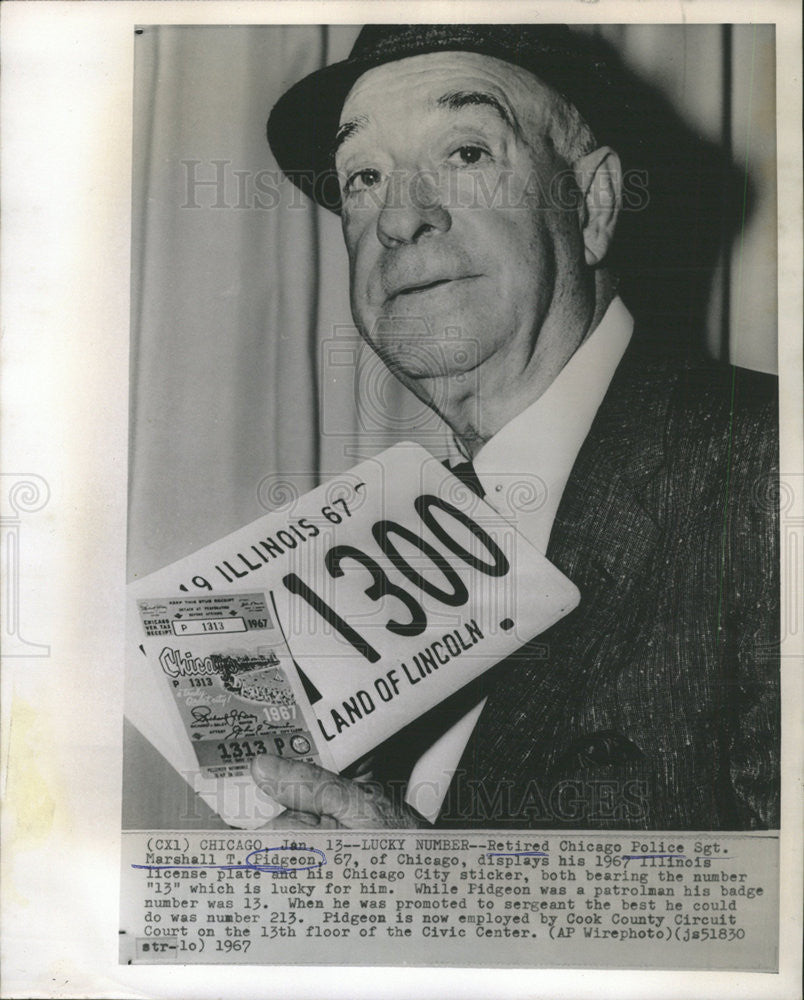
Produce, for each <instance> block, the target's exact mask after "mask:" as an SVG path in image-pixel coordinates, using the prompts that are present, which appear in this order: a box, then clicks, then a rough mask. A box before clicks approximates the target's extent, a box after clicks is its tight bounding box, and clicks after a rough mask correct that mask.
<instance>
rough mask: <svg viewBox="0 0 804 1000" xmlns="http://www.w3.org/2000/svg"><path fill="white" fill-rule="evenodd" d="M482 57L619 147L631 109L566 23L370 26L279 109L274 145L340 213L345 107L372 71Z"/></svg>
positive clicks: (294, 176)
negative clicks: (501, 63)
mask: <svg viewBox="0 0 804 1000" xmlns="http://www.w3.org/2000/svg"><path fill="white" fill-rule="evenodd" d="M450 51H462V52H477V53H480V54H481V55H488V56H494V57H496V58H497V59H503V60H505V61H506V62H510V63H513V64H514V65H516V66H521V67H522V68H523V69H527V70H529V71H530V72H531V73H533V74H534V75H535V76H537V77H538V78H539V79H540V80H542V81H543V82H544V83H546V84H548V85H549V86H551V87H553V88H554V89H555V90H557V91H558V92H559V93H560V94H562V95H563V96H564V97H565V98H566V99H567V100H568V101H570V102H571V103H572V104H574V105H575V107H576V108H577V109H578V111H579V112H580V114H581V115H582V116H583V118H584V119H585V120H586V122H587V124H588V125H589V126H590V128H591V129H592V131H593V132H594V133H595V136H596V138H597V140H598V142H599V143H600V144H601V145H602V144H604V143H609V142H612V138H613V136H614V132H615V131H616V130H617V129H618V128H622V126H623V124H624V114H625V108H626V105H627V100H626V98H625V95H624V94H623V93H622V88H621V86H618V83H617V81H616V78H615V76H614V74H613V72H612V69H611V67H610V65H609V60H608V59H607V57H606V55H605V54H604V52H603V51H602V50H601V48H600V44H599V42H598V41H597V39H595V38H594V37H592V36H589V35H584V34H581V33H579V32H577V31H576V32H573V31H570V29H569V28H568V27H567V26H566V25H563V24H369V25H366V26H365V27H364V28H363V29H362V31H361V32H360V34H359V35H358V37H357V40H356V41H355V44H354V46H353V48H352V51H351V53H350V54H349V58H348V59H345V60H344V61H343V62H339V63H335V64H334V65H332V66H326V67H324V68H323V69H320V70H317V71H316V72H315V73H311V74H310V75H309V76H307V77H305V78H304V79H303V80H300V81H299V83H297V84H295V85H294V86H293V87H291V88H290V90H288V91H287V93H285V94H284V95H283V96H282V97H281V98H280V99H279V101H278V102H277V103H276V105H275V106H274V108H273V110H272V111H271V115H270V118H269V119H268V142H269V143H270V145H271V149H272V150H273V153H274V156H275V157H276V160H277V162H278V164H279V166H280V167H281V168H282V170H283V171H284V173H285V174H286V175H287V176H288V177H289V178H290V179H291V180H292V181H293V183H294V184H296V185H297V187H299V188H301V190H302V191H304V192H305V194H307V195H309V196H310V197H311V198H313V199H314V200H315V201H317V202H318V204H319V205H323V206H324V208H328V209H330V210H331V211H333V212H339V211H340V192H339V188H338V182H337V178H336V176H335V171H334V163H333V155H332V148H333V142H334V139H335V135H336V132H337V129H338V122H339V118H340V114H341V109H342V107H343V103H344V101H345V99H346V96H347V94H348V93H349V91H350V90H351V88H352V85H353V84H354V83H355V81H356V80H357V79H358V77H360V76H362V75H363V73H365V72H366V71H367V70H369V69H373V68H374V67H375V66H380V65H382V64H383V63H388V62H394V61H396V60H397V59H406V58H407V57H408V56H416V55H423V54H424V53H427V52H450Z"/></svg>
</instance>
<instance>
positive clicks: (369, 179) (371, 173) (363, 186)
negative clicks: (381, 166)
mask: <svg viewBox="0 0 804 1000" xmlns="http://www.w3.org/2000/svg"><path fill="white" fill-rule="evenodd" d="M379 183H380V172H379V170H374V169H373V168H369V169H366V170H357V171H355V173H353V174H350V175H349V177H348V178H347V179H346V193H347V194H349V193H350V192H352V191H365V190H367V189H368V188H373V187H376V186H377V184H379Z"/></svg>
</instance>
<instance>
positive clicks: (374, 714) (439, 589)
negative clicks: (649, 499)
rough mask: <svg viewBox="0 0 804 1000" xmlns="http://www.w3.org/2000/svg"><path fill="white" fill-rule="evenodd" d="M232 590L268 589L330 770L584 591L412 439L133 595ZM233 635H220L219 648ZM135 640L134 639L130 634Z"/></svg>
mask: <svg viewBox="0 0 804 1000" xmlns="http://www.w3.org/2000/svg"><path fill="white" fill-rule="evenodd" d="M235 587H237V588H238V589H239V591H240V592H241V593H245V592H246V591H248V592H252V591H255V592H256V591H259V592H264V593H265V595H266V602H267V612H268V613H269V615H270V617H271V619H272V621H273V622H274V624H275V627H276V628H277V629H278V631H279V632H281V638H282V640H283V641H284V643H285V644H286V649H287V654H288V662H289V664H291V665H292V670H293V671H295V674H294V676H293V678H292V680H291V679H289V680H288V685H289V689H295V690H296V691H297V692H299V693H298V695H297V697H298V699H299V700H300V702H301V704H300V706H299V707H300V709H301V718H302V719H303V720H306V721H305V724H306V725H307V727H308V729H309V733H308V735H309V737H311V742H313V743H314V744H315V746H316V748H317V751H318V752H319V753H320V759H321V761H322V763H325V766H328V767H332V768H334V769H336V770H341V769H343V768H345V767H347V766H348V765H349V764H351V763H352V762H354V761H355V760H356V759H358V758H359V757H361V756H363V755H364V754H366V753H368V752H369V751H370V750H372V749H373V748H374V747H376V746H377V745H378V744H380V743H382V742H383V741H384V740H386V739H387V738H388V737H389V736H391V735H392V734H393V733H395V732H397V731H398V730H399V729H401V728H402V727H404V726H405V725H407V724H408V723H410V722H412V721H413V720H415V719H416V718H418V717H419V716H420V715H422V714H423V713H424V712H426V711H427V710H429V709H430V708H432V707H433V706H435V705H437V704H438V703H439V702H441V701H443V700H444V699H445V698H447V697H448V696H449V695H451V694H453V693H454V692H455V691H457V690H458V689H460V688H462V687H463V686H464V685H465V684H467V683H468V682H469V681H471V680H472V679H473V678H475V677H477V676H478V675H479V674H481V673H482V672H483V671H485V670H487V669H489V668H490V667H492V666H493V665H494V664H496V663H498V662H499V661H500V660H502V659H504V658H505V657H507V656H508V655H510V654H511V653H513V652H514V651H515V650H517V649H518V648H520V647H521V646H522V645H524V644H525V643H526V642H528V641H529V640H531V639H532V638H533V637H534V636H536V635H538V634H539V633H540V632H543V631H544V630H545V629H547V628H549V627H550V626H551V625H553V624H554V623H555V622H556V621H558V620H559V619H560V618H562V617H563V616H564V615H566V614H567V613H568V612H569V611H571V610H572V609H573V608H574V607H575V606H576V605H577V604H578V601H579V599H580V595H579V593H578V590H577V588H576V587H575V586H574V584H572V583H571V582H570V581H569V580H568V579H567V578H566V577H565V576H564V575H563V574H562V573H561V572H560V571H559V570H557V569H556V568H555V567H554V566H553V565H552V564H551V563H550V562H549V561H548V560H547V559H545V557H544V556H543V555H542V554H541V553H539V552H538V551H537V550H536V549H534V548H533V547H532V546H531V545H530V544H529V543H528V542H527V541H526V540H525V538H524V537H523V536H522V535H520V534H519V533H518V532H517V531H516V529H515V528H514V527H513V526H512V525H511V524H510V523H509V522H508V521H506V520H505V519H503V518H502V517H501V516H500V515H499V514H497V513H496V512H495V511H494V510H493V509H492V508H491V507H490V506H489V505H488V504H487V503H485V501H483V500H482V499H480V498H479V497H477V496H476V495H475V494H473V493H472V492H471V491H470V490H469V489H468V488H467V487H466V486H464V485H463V484H462V483H461V482H460V481H459V480H458V479H456V478H455V476H453V475H452V473H450V472H449V471H448V470H447V469H446V468H445V467H444V466H443V465H442V464H441V463H440V462H439V461H438V460H437V459H435V458H434V457H433V456H432V455H430V454H429V452H427V451H426V450H425V449H424V448H421V447H420V446H418V445H415V444H409V443H403V444H398V445H395V446H394V447H393V448H390V449H388V450H386V451H384V452H382V453H381V454H379V455H377V456H375V457H374V458H371V459H369V460H367V461H364V462H362V463H361V464H360V465H358V466H356V467H355V468H353V469H352V470H350V471H349V472H347V473H343V474H341V475H339V476H336V477H334V478H333V479H331V480H329V481H328V482H326V483H324V484H323V485H322V486H319V487H318V488H317V489H315V490H312V491H311V492H309V493H307V494H305V495H304V496H301V497H298V498H296V499H293V500H292V501H290V502H289V503H287V504H285V505H284V506H283V507H282V508H281V509H278V510H276V511H274V512H272V513H270V514H267V515H265V516H264V517H262V518H259V519H258V520H256V521H254V522H253V523H251V524H250V525H247V526H246V527H244V528H241V529H239V530H238V531H236V532H233V533H232V534H230V535H228V536H226V537H225V538H222V539H221V540H219V541H217V542H214V543H213V544H211V545H209V546H207V547H205V548H203V549H201V550H199V551H198V552H196V553H194V554H193V555H191V556H188V557H186V558H184V559H182V560H180V561H178V562H176V563H173V564H172V565H170V566H168V567H166V568H165V569H163V570H160V571H158V572H157V573H154V574H151V575H150V576H148V577H145V578H143V579H141V580H138V581H136V582H135V583H133V584H131V585H130V590H131V592H132V596H133V597H134V599H135V601H136V600H138V599H139V600H142V599H154V598H155V597H163V596H164V595H165V594H172V595H176V596H178V595H180V594H186V595H190V594H196V595H198V594H212V593H217V592H222V593H226V592H227V591H228V592H233V591H234V588H235ZM139 612H140V609H139V608H137V611H136V612H135V613H136V614H137V616H138V615H139ZM230 617H236V616H234V615H232V616H230ZM223 637H224V634H223V633H219V634H218V638H219V639H221V638H223ZM236 637H237V633H236V632H228V633H225V638H226V641H227V643H229V644H231V643H233V642H235V639H236ZM176 638H181V637H176ZM191 638H192V637H190V636H186V639H187V642H188V643H189V642H190V639H191ZM132 642H133V643H134V644H137V643H140V642H142V639H141V638H137V637H135V636H134V635H133V633H132ZM180 645H181V644H179V646H180ZM188 649H189V647H188ZM181 652H182V650H181V649H179V653H178V655H179V656H180V655H181ZM277 655H279V654H277ZM140 659H142V657H140ZM151 659H152V660H153V658H151ZM133 662H134V663H135V664H136V660H134V661H133ZM130 664H131V657H130ZM137 667H138V668H139V670H140V672H141V670H142V668H141V666H139V665H137ZM137 667H135V669H137ZM130 675H131V670H130V671H129V677H128V680H129V682H130V681H131V676H130ZM163 697H164V695H163ZM136 702H137V691H136V690H135V689H133V688H132V686H131V684H130V683H129V684H128V685H127V714H129V717H130V718H131V719H132V721H133V722H134V723H135V724H136V725H141V721H143V719H142V717H143V713H142V712H141V711H138V710H137V706H136ZM138 720H140V721H138ZM146 725H147V724H146ZM144 735H146V736H149V733H148V732H144ZM149 738H150V737H149ZM162 752H163V753H164V752H165V751H164V750H163V751H162ZM166 755H167V754H166ZM168 759H171V757H170V756H168ZM184 759H185V760H186V757H185V758H184Z"/></svg>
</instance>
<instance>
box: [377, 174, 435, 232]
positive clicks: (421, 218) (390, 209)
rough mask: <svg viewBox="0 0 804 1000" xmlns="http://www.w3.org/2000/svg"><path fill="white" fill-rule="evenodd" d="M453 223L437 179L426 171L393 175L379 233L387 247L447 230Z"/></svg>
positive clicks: (378, 221) (381, 216)
mask: <svg viewBox="0 0 804 1000" xmlns="http://www.w3.org/2000/svg"><path fill="white" fill-rule="evenodd" d="M451 225H452V218H451V216H450V214H449V212H448V211H447V209H446V208H445V206H444V204H443V200H442V198H441V192H440V191H439V187H438V183H437V178H435V177H432V176H430V175H429V174H427V173H425V172H415V173H414V172H399V173H397V174H395V175H394V176H392V177H391V179H390V182H389V184H388V186H387V188H386V192H385V201H384V203H383V206H382V209H381V210H380V214H379V217H378V219H377V236H378V238H379V240H380V243H382V245H383V246H384V247H386V249H388V250H390V249H392V248H393V247H395V246H400V245H402V244H406V243H416V242H417V241H418V240H419V239H422V238H423V237H425V236H429V235H434V234H436V233H446V232H447V231H448V230H449V228H450V226H451Z"/></svg>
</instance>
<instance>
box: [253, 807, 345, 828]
mask: <svg viewBox="0 0 804 1000" xmlns="http://www.w3.org/2000/svg"><path fill="white" fill-rule="evenodd" d="M339 826H340V824H339V823H338V821H337V820H336V819H333V818H332V817H331V816H314V815H313V814H312V813H306V812H297V811H296V810H295V809H286V810H285V811H284V812H283V813H281V814H280V815H279V816H274V818H273V819H272V820H269V821H268V822H267V823H266V824H265V825H264V826H261V827H260V830H283V831H285V830H287V831H292V832H294V833H299V832H303V831H304V830H316V831H317V830H336V829H338V828H339Z"/></svg>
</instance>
